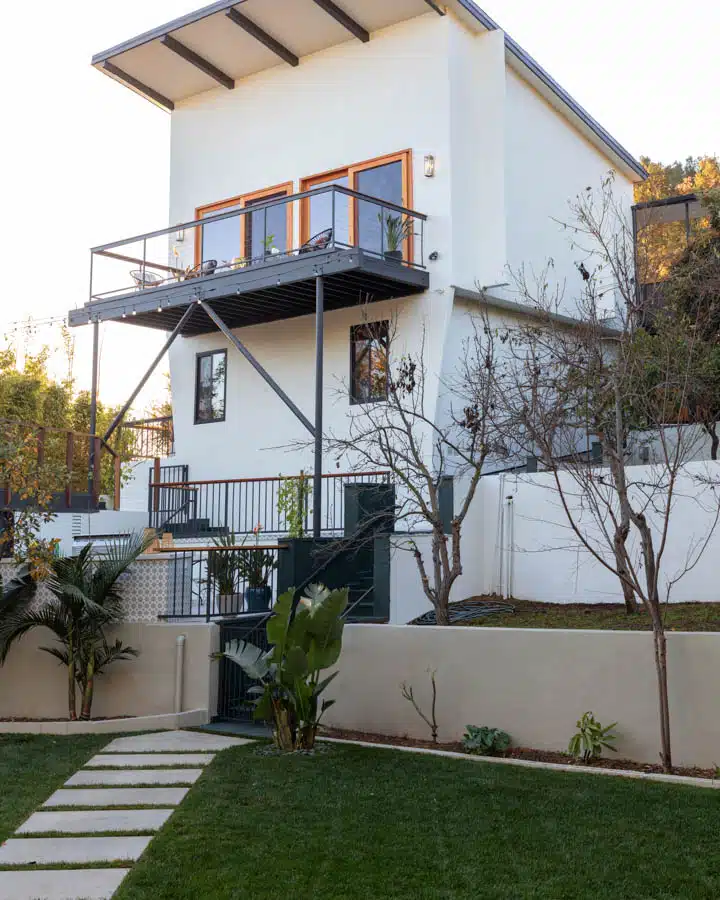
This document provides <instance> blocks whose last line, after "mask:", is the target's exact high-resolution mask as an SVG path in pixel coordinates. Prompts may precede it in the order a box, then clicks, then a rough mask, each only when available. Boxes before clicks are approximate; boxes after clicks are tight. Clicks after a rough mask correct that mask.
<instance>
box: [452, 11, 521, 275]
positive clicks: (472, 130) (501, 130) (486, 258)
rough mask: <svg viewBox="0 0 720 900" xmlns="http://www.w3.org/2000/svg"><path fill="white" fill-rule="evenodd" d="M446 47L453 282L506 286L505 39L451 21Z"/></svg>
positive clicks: (500, 33)
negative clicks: (477, 31)
mask: <svg viewBox="0 0 720 900" xmlns="http://www.w3.org/2000/svg"><path fill="white" fill-rule="evenodd" d="M452 24H453V27H451V28H450V35H449V37H450V41H449V59H448V62H449V69H450V111H451V118H450V143H451V154H452V155H451V221H450V222H449V223H448V226H449V228H448V230H449V233H450V234H451V235H452V252H453V257H452V279H453V281H452V283H453V284H454V285H456V286H458V287H463V288H468V289H470V290H472V289H474V288H475V287H476V285H478V284H479V285H491V284H498V283H499V282H501V281H503V280H504V271H503V270H504V267H505V263H506V260H507V251H506V236H505V230H504V228H503V227H502V226H500V227H498V226H499V223H502V222H504V221H505V215H506V206H505V203H506V200H505V193H506V188H505V177H504V173H505V155H506V148H505V144H506V136H505V114H506V97H505V35H504V33H503V32H501V31H493V32H487V33H485V34H479V35H478V34H473V33H471V32H470V31H468V30H466V29H465V28H463V27H462V26H460V25H458V24H456V23H454V22H453V23H452Z"/></svg>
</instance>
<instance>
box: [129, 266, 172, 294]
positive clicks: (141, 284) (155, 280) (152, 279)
mask: <svg viewBox="0 0 720 900" xmlns="http://www.w3.org/2000/svg"><path fill="white" fill-rule="evenodd" d="M130 277H131V278H132V280H133V281H134V282H135V287H136V288H137V289H138V290H139V291H142V290H144V289H145V288H152V287H157V286H158V285H159V284H162V282H163V281H164V280H165V279H164V278H163V277H162V275H158V274H157V273H156V272H148V271H143V270H142V269H133V270H132V272H130Z"/></svg>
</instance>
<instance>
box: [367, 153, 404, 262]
mask: <svg viewBox="0 0 720 900" xmlns="http://www.w3.org/2000/svg"><path fill="white" fill-rule="evenodd" d="M355 189H356V190H357V191H358V192H359V193H361V194H368V195H369V196H371V197H378V198H379V199H380V200H387V201H388V202H390V203H395V204H397V205H398V206H402V205H403V167H402V163H401V162H400V160H397V161H396V162H391V163H387V164H385V165H382V166H375V167H374V168H372V169H362V170H361V171H360V172H357V173H356V174H355ZM381 209H382V208H381V206H380V205H379V204H376V203H369V202H368V201H366V200H359V201H358V203H357V214H356V215H357V243H358V244H359V246H361V247H365V248H366V249H368V250H372V251H374V252H375V253H382V252H383V251H385V250H387V249H388V246H387V237H386V235H385V234H383V225H382V219H383V218H384V216H385V215H386V214H385V213H383V214H382V215H381Z"/></svg>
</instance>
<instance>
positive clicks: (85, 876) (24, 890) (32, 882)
mask: <svg viewBox="0 0 720 900" xmlns="http://www.w3.org/2000/svg"><path fill="white" fill-rule="evenodd" d="M129 871H130V869H57V870H55V871H53V870H39V869H32V870H31V871H26V872H3V873H2V877H0V900H109V898H110V897H112V895H113V894H114V893H115V891H116V890H117V889H118V888H119V887H120V884H121V882H122V880H123V878H125V876H126V875H127V873H128V872H129Z"/></svg>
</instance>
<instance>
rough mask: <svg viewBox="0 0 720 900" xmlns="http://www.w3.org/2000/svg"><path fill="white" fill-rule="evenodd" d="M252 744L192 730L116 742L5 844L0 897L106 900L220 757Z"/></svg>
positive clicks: (0, 854)
mask: <svg viewBox="0 0 720 900" xmlns="http://www.w3.org/2000/svg"><path fill="white" fill-rule="evenodd" d="M247 743H249V741H248V740H246V739H245V738H233V737H227V736H225V735H217V734H208V733H205V734H201V733H198V732H194V731H168V732H160V733H156V734H147V735H138V736H136V737H129V738H116V739H115V740H114V741H111V742H110V743H109V744H108V745H107V747H105V749H104V750H102V751H101V753H100V754H98V755H97V756H94V757H93V758H92V759H91V760H90V761H89V762H88V763H87V764H86V765H85V768H83V769H82V770H81V771H79V772H77V773H76V774H75V775H73V776H72V777H71V778H69V779H68V780H67V781H66V782H65V784H64V785H63V787H62V788H61V789H60V790H57V791H55V793H54V794H53V795H52V796H51V797H49V798H48V799H47V800H46V801H45V803H44V804H43V806H42V808H41V809H40V810H38V812H35V813H33V814H32V815H31V816H30V818H29V819H28V820H27V821H26V822H24V823H23V824H22V825H21V826H20V827H19V828H18V830H17V831H16V832H15V835H14V836H13V837H12V838H9V839H8V840H7V841H5V843H4V844H2V845H0V867H2V868H1V869H0V900H108V898H110V897H112V895H113V894H114V893H115V891H116V890H117V889H118V888H119V886H120V883H121V882H122V880H123V878H125V876H126V875H127V873H128V872H129V871H130V868H129V866H130V865H132V863H134V862H135V861H136V860H138V859H139V858H140V856H141V854H142V853H143V852H144V850H145V849H146V848H147V846H148V844H149V843H150V841H151V840H152V838H153V835H154V834H155V832H157V831H158V830H159V829H160V828H162V826H163V825H164V824H165V822H167V820H168V819H169V818H170V816H171V815H172V814H173V812H174V810H175V808H176V807H177V806H178V805H179V804H180V803H181V802H182V800H183V798H184V797H185V795H186V794H187V792H188V791H189V790H190V786H191V785H192V784H194V783H195V782H196V781H197V779H198V778H199V777H200V775H201V774H202V769H203V767H204V766H206V765H208V764H209V763H210V762H212V760H213V758H214V756H215V753H218V752H220V751H221V750H225V749H226V748H228V747H236V746H239V745H240V744H247ZM131 807H142V808H138V809H132V808H131ZM147 807H152V808H151V809H148V808H147ZM125 831H126V832H132V834H128V835H127V836H123V834H122V832H125ZM103 863H104V864H106V867H104V868H98V866H102V864H103ZM61 865H64V866H66V865H72V866H77V868H71V869H68V868H62V869H58V868H55V869H54V868H52V867H53V866H61ZM83 865H90V866H93V868H82V866H83ZM27 866H41V867H42V868H32V869H30V868H22V867H27Z"/></svg>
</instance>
